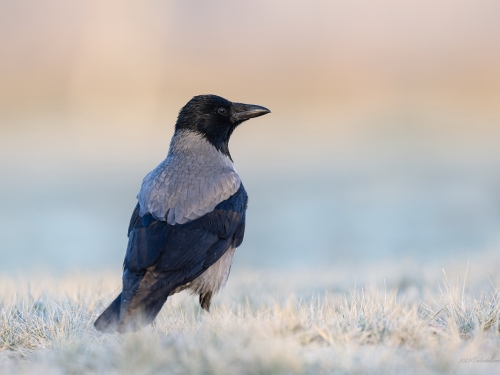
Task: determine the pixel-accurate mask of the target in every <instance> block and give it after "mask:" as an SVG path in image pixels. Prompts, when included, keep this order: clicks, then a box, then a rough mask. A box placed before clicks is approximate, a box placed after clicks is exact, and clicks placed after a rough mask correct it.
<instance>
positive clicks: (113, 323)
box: [94, 293, 122, 333]
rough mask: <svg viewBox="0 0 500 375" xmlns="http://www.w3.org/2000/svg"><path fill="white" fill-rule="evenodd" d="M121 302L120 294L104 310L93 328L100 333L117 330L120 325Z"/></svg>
mask: <svg viewBox="0 0 500 375" xmlns="http://www.w3.org/2000/svg"><path fill="white" fill-rule="evenodd" d="M121 302H122V294H121V293H120V294H119V295H118V297H116V299H115V300H114V301H113V303H111V305H109V306H108V308H107V309H106V310H104V312H103V313H102V314H101V315H100V316H99V318H97V320H96V321H95V323H94V327H95V328H96V329H97V330H98V331H101V332H108V333H111V332H115V331H116V330H117V329H118V325H119V323H120V306H121Z"/></svg>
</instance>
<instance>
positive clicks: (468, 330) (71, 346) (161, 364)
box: [0, 255, 500, 374]
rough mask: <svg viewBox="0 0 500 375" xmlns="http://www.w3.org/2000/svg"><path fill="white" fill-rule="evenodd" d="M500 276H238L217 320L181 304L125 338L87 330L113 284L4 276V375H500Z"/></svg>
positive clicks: (462, 272) (406, 272) (416, 272)
mask: <svg viewBox="0 0 500 375" xmlns="http://www.w3.org/2000/svg"><path fill="white" fill-rule="evenodd" d="M499 265H500V263H499V258H498V257H496V256H492V255H489V256H487V257H486V258H485V259H482V260H478V261H477V262H474V261H471V262H470V266H467V261H455V262H442V263H439V262H436V263H433V264H432V265H425V266H423V265H418V264H411V263H408V262H400V263H397V262H396V263H393V264H387V263H382V264H377V265H374V264H367V265H364V266H362V267H361V266H347V265H346V266H343V267H339V268H338V269H328V270H322V271H319V270H309V271H305V270H304V271H296V272H285V271H281V272H271V271H267V272H264V271H246V272H244V271H239V272H233V274H232V275H231V277H230V281H229V283H228V285H227V287H226V289H224V290H223V292H222V293H221V295H219V296H218V297H217V298H216V299H215V301H214V304H213V306H212V312H211V314H206V313H205V312H203V311H202V310H201V309H200V308H199V306H198V305H197V298H195V297H193V296H190V295H188V294H180V295H177V296H175V297H174V298H171V299H169V301H168V302H167V304H166V305H165V307H164V308H163V310H162V312H161V314H160V316H159V318H158V319H157V322H156V324H155V325H154V326H152V327H149V328H146V329H144V330H142V331H140V332H138V333H131V334H127V335H103V334H100V333H98V332H96V331H95V330H94V329H93V326H92V323H93V321H94V320H95V318H96V317H97V315H98V314H99V312H100V311H102V309H103V307H104V305H107V303H108V302H110V301H111V299H112V298H113V297H114V296H115V295H116V293H117V289H118V287H119V275H118V274H116V275H103V274H101V275H90V274H89V275H79V276H77V275H73V276H65V277H50V276H34V275H31V276H29V277H28V276H27V275H21V276H19V277H12V276H3V277H0V373H20V374H46V373H51V374H58V373H61V374H65V373H69V374H80V373H99V374H156V373H158V374H332V373H341V374H342V373H349V374H356V373H359V374H362V373H373V374H391V373H401V374H403V373H404V374H421V373H430V374H433V373H439V374H441V373H450V374H469V373H470V374H478V373H491V374H495V373H500V350H499V349H500V337H499V323H500V295H499V291H498V290H497V289H498V288H500V275H498V272H496V270H498V269H499V267H498V266H499ZM443 266H444V267H445V273H444V272H443V271H442V270H441V267H443ZM446 267H448V268H446ZM356 275H358V276H356ZM359 275H361V276H359ZM464 281H465V282H464ZM492 358H493V359H496V360H498V362H486V361H487V360H490V359H492ZM481 359H482V360H483V361H482V362H481ZM464 361H465V362H469V363H463V362H464Z"/></svg>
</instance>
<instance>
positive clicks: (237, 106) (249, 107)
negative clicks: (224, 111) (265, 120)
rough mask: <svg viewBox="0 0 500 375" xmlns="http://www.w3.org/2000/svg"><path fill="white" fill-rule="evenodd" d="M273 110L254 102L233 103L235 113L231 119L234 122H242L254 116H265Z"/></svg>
mask: <svg viewBox="0 0 500 375" xmlns="http://www.w3.org/2000/svg"><path fill="white" fill-rule="evenodd" d="M270 112H271V111H270V110H269V109H267V108H266V107H261V106H260V105H253V104H242V103H233V115H232V116H231V121H232V122H233V123H241V122H243V121H246V120H249V119H251V118H253V117H259V116H263V115H265V114H267V113H270Z"/></svg>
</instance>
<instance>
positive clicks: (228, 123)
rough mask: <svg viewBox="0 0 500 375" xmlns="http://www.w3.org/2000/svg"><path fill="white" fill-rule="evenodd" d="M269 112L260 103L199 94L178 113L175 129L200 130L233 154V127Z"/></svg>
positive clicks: (220, 148)
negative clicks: (254, 103)
mask: <svg viewBox="0 0 500 375" xmlns="http://www.w3.org/2000/svg"><path fill="white" fill-rule="evenodd" d="M269 112H271V111H270V110H269V109H267V108H264V107H261V106H258V105H252V104H242V103H233V102H230V101H229V100H227V99H224V98H221V97H220V96H217V95H198V96H195V97H194V98H193V99H191V100H190V101H189V102H188V103H187V104H186V105H185V106H184V107H183V108H182V109H181V111H180V112H179V117H178V118H177V123H176V124H175V130H176V131H178V130H191V131H194V132H197V133H199V134H201V135H203V136H204V137H205V138H206V139H207V140H208V141H209V142H210V143H212V144H213V145H214V146H215V147H216V148H217V150H219V151H220V152H222V153H224V154H225V155H227V156H229V157H230V155H229V149H228V143H229V138H230V137H231V134H232V133H233V131H234V129H235V128H236V127H237V126H238V125H239V124H241V123H242V122H243V121H246V120H249V119H251V118H253V117H258V116H262V115H265V114H266V113H269Z"/></svg>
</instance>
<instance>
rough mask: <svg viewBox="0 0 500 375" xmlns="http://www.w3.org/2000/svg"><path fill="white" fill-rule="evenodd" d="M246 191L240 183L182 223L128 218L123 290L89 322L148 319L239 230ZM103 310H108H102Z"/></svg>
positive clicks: (127, 323) (125, 323)
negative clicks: (198, 215)
mask: <svg viewBox="0 0 500 375" xmlns="http://www.w3.org/2000/svg"><path fill="white" fill-rule="evenodd" d="M247 201H248V196H247V193H246V191H245V188H244V187H243V184H241V186H240V188H239V189H238V191H237V192H236V193H235V194H234V195H233V196H231V197H230V198H229V199H227V200H225V201H223V202H221V203H219V204H218V205H217V206H216V207H215V209H214V210H213V211H212V212H210V213H208V214H206V215H204V216H202V217H201V218H199V219H196V220H193V221H191V222H189V223H187V224H182V225H169V224H167V223H166V222H165V221H158V220H156V219H154V218H153V217H152V216H151V215H150V214H147V215H144V216H143V217H140V216H139V205H137V206H136V208H135V210H134V212H133V214H132V218H131V220H130V225H129V230H128V236H129V243H128V248H127V254H126V256H125V261H124V264H123V268H124V270H123V290H122V293H121V295H120V296H118V298H117V299H116V300H115V301H114V302H113V303H112V304H111V306H109V307H108V309H107V310H105V311H104V313H103V314H102V315H101V316H100V317H99V318H98V320H97V321H96V323H95V326H96V328H97V329H99V330H102V331H114V330H117V329H118V330H120V331H122V330H128V329H137V328H139V327H140V326H142V325H145V324H148V323H150V322H151V321H152V320H153V319H154V318H155V317H156V315H157V314H158V312H159V311H160V309H161V307H162V306H163V304H164V303H165V301H166V300H167V297H168V296H169V294H170V293H171V292H172V291H174V290H175V289H176V288H177V287H179V286H182V285H185V284H186V283H189V282H191V281H193V280H194V279H196V278H197V277H198V276H200V275H201V274H202V273H203V272H204V271H205V270H206V269H207V268H208V267H210V266H211V265H212V264H214V263H215V262H216V261H217V260H218V259H219V258H220V257H221V256H222V255H223V254H224V253H225V252H226V251H227V250H228V249H229V248H230V247H238V246H239V245H241V243H242V241H243V236H244V232H245V211H246V207H247ZM108 310H109V311H108Z"/></svg>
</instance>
